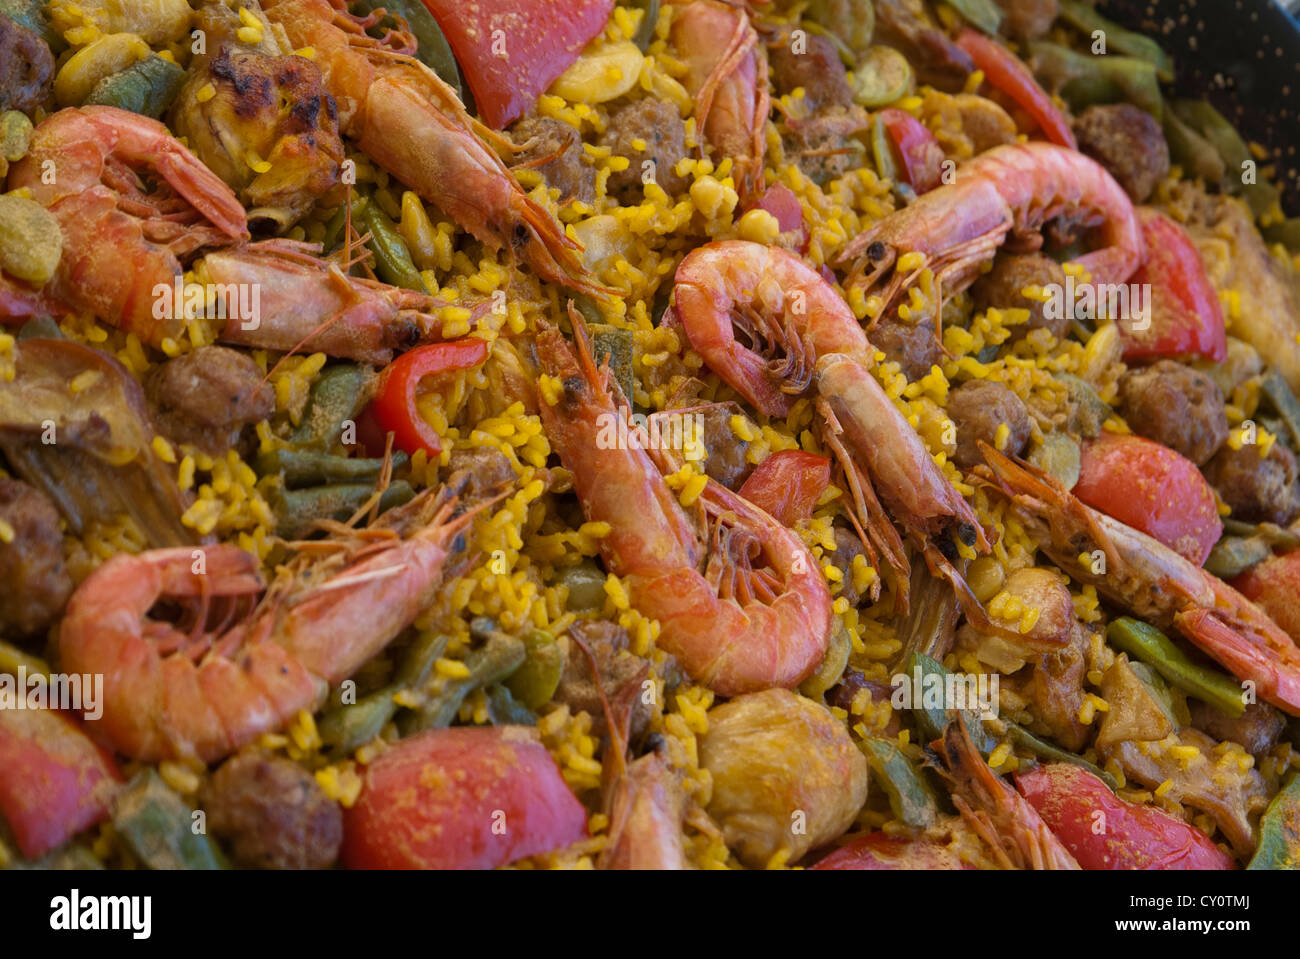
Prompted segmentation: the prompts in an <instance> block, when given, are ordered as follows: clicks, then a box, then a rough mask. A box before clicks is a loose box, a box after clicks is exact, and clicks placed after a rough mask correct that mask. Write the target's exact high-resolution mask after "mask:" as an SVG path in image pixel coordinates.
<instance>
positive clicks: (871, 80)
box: [853, 44, 916, 110]
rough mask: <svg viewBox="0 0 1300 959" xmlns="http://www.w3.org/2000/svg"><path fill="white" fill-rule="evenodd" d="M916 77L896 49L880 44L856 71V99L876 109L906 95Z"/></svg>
mask: <svg viewBox="0 0 1300 959" xmlns="http://www.w3.org/2000/svg"><path fill="white" fill-rule="evenodd" d="M915 82H916V77H915V75H914V74H913V73H912V65H911V64H910V63H908V62H907V57H905V56H903V55H902V54H901V53H899V52H898V51H897V50H895V49H894V48H893V47H887V46H884V45H883V44H877V45H876V46H874V47H872V48H871V49H870V50H868V51H867V55H866V56H865V57H863V59H862V62H861V63H860V64H858V66H857V67H856V68H855V69H854V71H853V99H854V101H855V102H856V103H857V104H858V105H859V106H862V107H866V108H867V109H868V110H875V109H877V108H879V107H883V106H888V105H889V104H891V103H893V102H895V101H896V100H899V99H901V98H902V97H905V96H907V94H908V93H909V92H910V91H911V89H912V86H913V84H914V83H915Z"/></svg>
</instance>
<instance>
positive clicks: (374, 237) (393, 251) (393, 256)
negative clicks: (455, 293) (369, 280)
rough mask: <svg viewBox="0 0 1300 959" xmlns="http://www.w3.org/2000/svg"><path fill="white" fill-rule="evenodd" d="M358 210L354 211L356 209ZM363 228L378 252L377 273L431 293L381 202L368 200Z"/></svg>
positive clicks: (393, 281) (372, 250) (362, 219)
mask: <svg viewBox="0 0 1300 959" xmlns="http://www.w3.org/2000/svg"><path fill="white" fill-rule="evenodd" d="M353 212H354V213H355V210H354V211H353ZM360 219H361V223H362V228H363V229H365V230H368V231H369V232H370V244H369V246H370V251H371V252H372V253H374V255H375V272H376V273H378V274H379V278H380V279H381V280H383V281H384V282H385V283H391V284H392V285H393V286H400V287H402V288H403V289H407V290H415V291H417V292H419V293H427V292H429V290H428V288H427V287H426V286H425V285H424V280H423V279H421V278H420V271H419V270H417V269H416V268H415V261H414V260H412V259H411V251H410V250H408V249H407V248H406V241H405V240H404V239H402V234H400V233H399V232H397V227H396V226H395V225H394V223H393V221H392V220H390V219H389V218H388V214H387V213H385V212H384V211H383V210H381V209H379V204H378V203H367V204H366V206H365V208H364V209H362V211H361V216H360Z"/></svg>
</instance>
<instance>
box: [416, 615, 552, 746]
mask: <svg viewBox="0 0 1300 959" xmlns="http://www.w3.org/2000/svg"><path fill="white" fill-rule="evenodd" d="M527 656H528V653H527V651H526V650H525V648H524V644H523V643H522V642H521V641H520V640H518V639H515V638H514V637H513V636H507V635H506V634H505V633H501V632H496V631H494V632H493V633H492V634H491V635H490V636H489V637H488V640H487V643H486V644H485V645H484V646H483V648H481V649H476V650H474V651H473V652H471V653H470V654H469V655H468V656H466V657H465V667H466V668H467V669H468V670H469V675H468V676H466V677H464V678H463V679H444V680H443V681H442V688H441V689H440V690H438V691H437V692H436V693H435V694H434V695H432V696H430V698H429V701H428V702H426V703H425V704H424V705H423V706H421V707H420V709H418V710H417V711H415V712H414V713H411V714H409V715H408V716H406V717H405V718H404V722H403V723H402V733H403V735H406V736H409V735H411V734H412V733H417V732H422V731H423V730H426V729H442V728H443V727H446V726H450V725H451V724H452V721H453V720H455V718H456V714H457V713H459V712H460V707H461V704H462V703H464V702H465V699H466V698H467V697H468V696H469V694H470V693H472V692H473V691H474V690H476V689H478V688H479V687H480V686H490V685H492V684H493V683H499V682H501V681H502V680H504V679H506V677H508V676H510V675H511V674H512V673H513V672H514V671H515V670H516V669H518V668H519V667H520V666H521V665H523V662H524V660H525V659H526V658H527Z"/></svg>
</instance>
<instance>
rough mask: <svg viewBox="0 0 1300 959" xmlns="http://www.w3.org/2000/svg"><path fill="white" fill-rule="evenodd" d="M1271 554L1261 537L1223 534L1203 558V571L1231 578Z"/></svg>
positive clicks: (1221, 577)
mask: <svg viewBox="0 0 1300 959" xmlns="http://www.w3.org/2000/svg"><path fill="white" fill-rule="evenodd" d="M1272 555H1273V551H1272V550H1271V549H1270V548H1269V546H1268V543H1266V542H1264V541H1263V540H1262V539H1259V538H1256V537H1250V538H1246V537H1242V536H1224V537H1222V538H1221V539H1220V540H1219V541H1218V542H1217V543H1215V544H1214V548H1213V549H1211V550H1210V555H1209V556H1207V557H1206V558H1205V563H1204V565H1205V571H1206V572H1207V573H1210V574H1212V575H1214V576H1217V577H1219V579H1232V578H1233V577H1234V576H1240V575H1241V574H1242V573H1244V572H1245V571H1246V570H1248V569H1250V568H1251V567H1252V566H1254V565H1255V564H1256V563H1262V562H1263V561H1264V560H1266V559H1268V558H1269V557H1270V556H1272Z"/></svg>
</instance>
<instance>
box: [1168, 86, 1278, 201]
mask: <svg viewBox="0 0 1300 959" xmlns="http://www.w3.org/2000/svg"><path fill="white" fill-rule="evenodd" d="M1172 106H1173V109H1174V112H1175V113H1177V114H1178V118H1179V119H1180V120H1182V121H1183V122H1184V123H1186V124H1187V125H1188V126H1189V127H1191V128H1192V129H1194V130H1195V131H1196V132H1197V133H1199V134H1200V135H1201V136H1203V137H1204V138H1205V139H1206V140H1208V141H1209V142H1210V143H1211V144H1213V145H1214V148H1215V150H1217V151H1218V153H1219V156H1221V157H1222V158H1223V162H1224V165H1225V167H1226V169H1225V171H1224V172H1225V174H1226V176H1225V179H1224V184H1225V185H1226V187H1227V190H1228V192H1229V193H1232V194H1234V195H1237V196H1241V197H1243V198H1244V199H1245V200H1246V203H1247V204H1249V206H1250V209H1251V212H1252V213H1254V214H1255V216H1257V217H1258V216H1262V215H1264V214H1265V213H1268V212H1269V211H1270V210H1272V209H1273V208H1274V207H1275V206H1276V205H1277V204H1278V201H1279V199H1280V198H1281V194H1280V193H1279V192H1278V189H1277V187H1275V186H1274V185H1273V184H1271V183H1269V182H1268V181H1267V180H1261V179H1258V176H1259V174H1258V173H1256V180H1255V182H1254V183H1243V182H1242V175H1243V173H1244V171H1245V170H1246V169H1247V165H1248V164H1250V165H1253V164H1254V156H1253V155H1252V154H1251V152H1250V147H1249V146H1247V145H1246V141H1245V140H1243V139H1242V138H1241V134H1239V133H1238V132H1237V130H1236V128H1235V127H1234V126H1233V125H1232V124H1231V123H1229V122H1228V119H1227V117H1225V116H1224V115H1223V114H1222V113H1220V112H1219V111H1218V110H1216V109H1214V107H1212V106H1211V105H1210V104H1208V103H1206V102H1205V101H1204V100H1175V101H1174V103H1173V105H1172Z"/></svg>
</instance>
